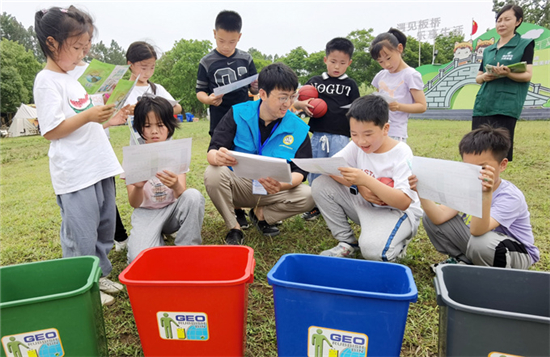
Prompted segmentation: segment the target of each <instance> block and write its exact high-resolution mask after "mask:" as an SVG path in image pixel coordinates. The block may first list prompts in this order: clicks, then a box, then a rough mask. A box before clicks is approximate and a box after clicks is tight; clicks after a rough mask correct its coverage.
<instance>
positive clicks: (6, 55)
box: [0, 0, 550, 117]
mask: <svg viewBox="0 0 550 357" xmlns="http://www.w3.org/2000/svg"><path fill="white" fill-rule="evenodd" d="M512 2H514V3H517V4H518V5H520V6H522V8H523V10H524V14H525V20H526V21H527V22H532V23H536V24H539V25H541V26H547V27H548V26H549V25H550V24H549V13H550V7H549V4H548V3H549V2H548V0H518V1H512ZM503 5H504V2H499V1H498V0H493V11H495V12H498V10H500V8H501V7H502V6H503ZM0 35H1V42H0V52H1V53H2V56H1V57H0V75H1V78H0V84H1V98H2V101H1V112H2V113H13V112H15V111H16V110H17V108H18V107H19V105H20V103H32V102H33V98H32V86H33V82H34V77H35V76H36V74H37V73H38V72H39V71H40V70H41V69H42V68H43V66H44V63H45V58H44V55H43V54H42V51H41V50H40V46H39V45H38V43H37V40H36V34H35V32H34V29H33V27H32V26H30V27H29V28H27V29H25V27H24V26H23V25H22V24H21V23H20V22H18V21H17V19H16V18H15V17H13V16H11V15H9V14H7V13H5V12H4V13H3V14H2V15H1V16H0ZM346 37H347V38H348V39H349V40H350V41H351V42H352V43H353V44H354V46H355V52H354V54H353V63H352V64H351V66H350V67H349V68H348V72H347V73H348V75H349V76H350V77H351V78H353V79H354V80H355V81H356V82H357V84H358V85H359V86H360V87H363V88H364V86H369V85H370V83H371V81H372V79H373V78H374V76H375V75H376V73H378V71H380V70H381V67H380V66H379V65H378V63H377V62H376V61H375V60H374V59H372V58H371V56H370V54H369V52H368V49H369V47H370V44H371V42H372V40H373V39H374V37H375V34H373V30H372V29H368V30H366V29H362V30H356V31H352V32H350V33H349V34H348V35H347V36H346ZM463 40H464V35H463V34H454V33H451V34H449V35H439V36H438V37H437V38H436V39H435V44H431V43H427V42H421V43H420V60H419V58H418V57H419V50H418V48H419V42H418V40H417V39H416V38H414V37H411V36H407V46H406V48H405V51H404V53H403V59H404V61H405V62H406V63H407V64H408V65H409V66H411V67H413V68H414V67H417V66H418V63H419V62H420V64H431V63H434V62H435V63H447V62H449V61H451V60H452V58H453V52H454V44H455V42H462V41H463ZM327 41H328V39H327ZM434 46H435V47H434ZM213 48H214V47H213V44H212V42H210V41H208V40H201V41H199V40H187V39H181V40H179V41H178V42H176V43H175V44H174V46H173V47H172V49H170V50H169V51H167V52H165V53H163V54H162V56H161V57H160V58H159V60H158V61H157V66H156V70H155V75H154V76H153V78H151V80H152V81H153V82H157V83H160V84H162V85H163V86H164V87H165V88H166V89H167V90H168V91H169V92H170V93H171V94H172V95H173V96H174V98H176V99H181V100H180V104H181V105H182V107H183V108H184V111H186V112H191V113H193V114H194V115H197V116H199V117H200V116H203V115H204V113H205V111H206V106H205V105H203V104H202V103H200V102H199V101H198V100H197V99H196V96H195V85H196V80H197V69H198V65H199V61H200V59H201V58H202V57H203V56H204V55H206V54H207V53H208V52H210V51H211V50H212V49H213ZM434 48H435V49H437V52H438V53H437V56H436V57H435V58H433V55H432V53H433V49H434ZM248 52H249V53H250V54H251V55H252V58H253V59H254V63H255V65H256V68H257V69H258V72H259V71H260V70H261V69H262V68H263V67H265V66H267V65H268V64H270V63H272V62H283V63H285V64H287V65H288V66H289V67H290V68H292V69H293V70H294V71H295V72H296V74H297V75H298V78H299V80H300V83H305V82H306V81H307V80H308V79H309V78H310V77H312V76H314V75H319V74H321V73H323V72H324V71H325V70H326V66H325V64H324V63H323V57H324V56H325V53H324V49H321V50H319V51H317V52H311V53H308V52H307V51H306V50H305V49H304V48H302V47H297V48H295V49H293V50H291V51H290V52H289V53H288V54H285V55H283V56H279V55H277V54H275V55H270V54H263V53H261V52H260V51H259V50H257V49H255V48H250V49H248ZM93 58H95V59H98V60H100V61H102V62H106V63H111V64H119V65H121V64H126V50H125V49H124V48H122V47H121V46H120V45H119V44H118V43H117V42H116V41H115V40H112V41H111V43H110V44H109V46H107V45H106V44H105V43H103V41H100V42H99V43H96V44H93V45H92V48H91V51H90V53H89V54H88V56H87V58H85V60H86V61H91V60H92V59H93ZM128 76H129V74H128Z"/></svg>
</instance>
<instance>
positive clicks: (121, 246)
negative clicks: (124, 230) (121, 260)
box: [115, 238, 128, 252]
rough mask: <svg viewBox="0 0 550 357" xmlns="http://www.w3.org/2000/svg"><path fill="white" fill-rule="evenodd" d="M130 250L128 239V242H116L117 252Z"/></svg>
mask: <svg viewBox="0 0 550 357" xmlns="http://www.w3.org/2000/svg"><path fill="white" fill-rule="evenodd" d="M127 248H128V238H126V240H123V241H122V242H119V241H116V240H115V252H121V251H123V250H126V249H127Z"/></svg>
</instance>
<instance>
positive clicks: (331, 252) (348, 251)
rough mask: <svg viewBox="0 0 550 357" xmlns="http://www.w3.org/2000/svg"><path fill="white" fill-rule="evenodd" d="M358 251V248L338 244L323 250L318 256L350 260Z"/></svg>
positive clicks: (342, 243) (346, 244)
mask: <svg viewBox="0 0 550 357" xmlns="http://www.w3.org/2000/svg"><path fill="white" fill-rule="evenodd" d="M357 251H359V248H358V247H357V248H356V247H352V246H351V245H349V244H348V243H344V242H340V243H338V245H337V246H336V247H334V248H331V249H328V250H324V251H322V252H321V254H319V255H324V256H327V257H338V258H350V257H352V256H354V255H355V253H357Z"/></svg>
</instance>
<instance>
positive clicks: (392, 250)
mask: <svg viewBox="0 0 550 357" xmlns="http://www.w3.org/2000/svg"><path fill="white" fill-rule="evenodd" d="M346 116H347V117H348V119H349V124H350V131H351V140H352V141H351V142H350V143H349V144H348V145H346V146H345V147H344V148H343V149H342V150H340V151H339V152H338V153H337V154H336V155H334V156H333V157H342V158H344V159H345V160H346V162H347V163H348V164H349V165H350V167H341V168H339V170H340V172H341V174H342V176H343V177H342V176H330V177H329V176H326V175H322V176H319V177H318V178H317V179H315V181H314V182H313V185H312V186H311V194H312V195H313V199H314V200H315V203H316V204H317V207H319V209H320V210H321V214H322V215H323V217H324V218H325V221H326V222H327V226H328V228H329V229H330V231H331V233H332V235H333V236H334V238H336V239H337V240H338V241H339V243H338V245H337V246H335V247H334V248H331V249H328V250H325V251H323V252H322V253H321V255H325V256H332V257H350V256H352V255H355V253H356V252H357V251H358V250H359V249H360V250H361V254H362V255H363V257H364V258H365V259H369V260H382V261H394V260H395V259H396V258H398V257H399V256H402V255H403V254H404V253H405V249H406V247H407V244H408V243H409V241H410V239H411V238H412V237H413V236H414V235H415V234H416V231H417V229H418V225H419V224H420V217H421V216H422V210H421V209H420V202H419V200H418V195H417V194H416V192H414V191H412V190H411V189H410V187H409V183H408V177H409V176H410V174H411V170H410V168H409V165H408V161H409V160H411V159H412V156H413V155H412V151H411V149H410V148H409V146H408V145H407V144H405V143H404V142H400V141H397V140H395V139H392V138H390V137H389V136H388V131H389V128H390V124H388V118H389V108H388V103H387V102H386V101H385V100H384V99H383V98H382V97H380V96H377V95H367V96H364V97H360V98H358V99H356V100H355V101H354V102H353V103H352V104H351V107H350V109H349V111H348V113H347V114H346ZM348 218H350V219H351V220H352V221H354V222H356V223H357V224H359V225H361V227H362V229H361V236H360V237H359V239H357V238H356V237H355V234H354V232H353V229H352V228H351V226H350V224H349V223H348Z"/></svg>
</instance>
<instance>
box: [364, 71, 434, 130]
mask: <svg viewBox="0 0 550 357" xmlns="http://www.w3.org/2000/svg"><path fill="white" fill-rule="evenodd" d="M372 85H373V86H375V87H376V88H378V91H379V92H382V93H386V94H387V95H389V96H390V97H393V98H395V99H396V100H397V102H398V103H403V104H412V103H414V98H413V96H412V94H411V89H418V90H423V88H424V83H423V82H422V76H421V75H420V73H419V72H418V71H417V70H415V69H414V68H411V67H407V68H405V69H403V70H401V71H399V72H397V73H390V72H389V71H388V70H387V69H384V70H382V71H380V72H378V73H377V74H376V76H375V77H374V79H373V80H372ZM408 120H409V113H405V112H398V111H395V112H392V111H391V110H390V120H389V122H390V131H389V134H388V135H389V136H396V137H400V138H407V137H408V136H407V121H408Z"/></svg>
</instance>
